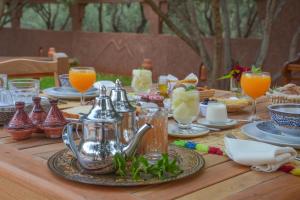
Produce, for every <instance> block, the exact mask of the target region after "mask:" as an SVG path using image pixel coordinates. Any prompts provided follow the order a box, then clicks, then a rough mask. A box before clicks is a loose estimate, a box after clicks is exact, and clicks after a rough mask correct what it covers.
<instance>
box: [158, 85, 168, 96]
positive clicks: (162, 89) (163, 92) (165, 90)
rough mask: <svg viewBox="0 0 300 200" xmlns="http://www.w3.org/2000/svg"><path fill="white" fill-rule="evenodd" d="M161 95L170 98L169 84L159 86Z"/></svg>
mask: <svg viewBox="0 0 300 200" xmlns="http://www.w3.org/2000/svg"><path fill="white" fill-rule="evenodd" d="M158 90H159V94H160V95H162V96H164V97H168V85H167V84H158Z"/></svg>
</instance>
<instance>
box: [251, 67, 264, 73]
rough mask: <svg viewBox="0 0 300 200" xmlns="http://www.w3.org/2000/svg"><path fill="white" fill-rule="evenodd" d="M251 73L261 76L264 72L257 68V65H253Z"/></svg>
mask: <svg viewBox="0 0 300 200" xmlns="http://www.w3.org/2000/svg"><path fill="white" fill-rule="evenodd" d="M251 72H252V73H254V74H259V73H261V72H262V70H261V68H260V67H256V66H255V65H252V67H251Z"/></svg>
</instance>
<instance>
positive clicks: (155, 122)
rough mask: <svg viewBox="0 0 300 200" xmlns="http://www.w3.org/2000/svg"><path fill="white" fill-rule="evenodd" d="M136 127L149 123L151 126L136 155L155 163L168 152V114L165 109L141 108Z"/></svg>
mask: <svg viewBox="0 0 300 200" xmlns="http://www.w3.org/2000/svg"><path fill="white" fill-rule="evenodd" d="M138 118H139V120H138V125H139V126H142V125H143V124H145V123H149V124H151V125H152V126H153V128H152V129H150V130H149V131H148V132H147V133H146V134H145V135H144V137H143V139H142V141H141V143H140V145H139V148H138V151H137V152H138V153H139V154H144V155H145V157H147V158H148V159H149V160H150V161H156V160H157V159H160V158H161V155H162V154H164V153H167V152H168V112H167V110H166V109H165V108H159V107H146V108H141V112H140V113H139V116H138Z"/></svg>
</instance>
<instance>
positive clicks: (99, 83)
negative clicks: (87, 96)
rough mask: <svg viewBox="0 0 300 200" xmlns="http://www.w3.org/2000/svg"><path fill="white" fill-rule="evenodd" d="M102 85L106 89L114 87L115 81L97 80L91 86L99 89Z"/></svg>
mask: <svg viewBox="0 0 300 200" xmlns="http://www.w3.org/2000/svg"><path fill="white" fill-rule="evenodd" d="M102 85H104V86H105V87H106V89H113V88H114V87H115V83H114V82H112V81H97V82H95V83H94V85H93V86H94V88H96V89H98V90H99V89H100V87H101V86H102Z"/></svg>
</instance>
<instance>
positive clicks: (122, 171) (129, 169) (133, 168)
mask: <svg viewBox="0 0 300 200" xmlns="http://www.w3.org/2000/svg"><path fill="white" fill-rule="evenodd" d="M127 162H129V163H130V165H127ZM113 163H114V167H115V169H116V174H117V175H119V176H121V177H130V178H132V179H133V180H135V181H137V180H140V179H141V178H142V177H145V176H150V177H154V178H159V179H165V178H167V177H170V176H178V175H179V174H180V173H182V170H181V169H180V167H179V166H178V164H177V159H174V160H172V161H170V160H169V156H168V154H163V155H162V158H161V159H160V160H158V161H157V162H156V163H155V164H150V163H149V162H148V160H147V159H146V158H145V157H144V156H136V157H133V158H130V159H127V160H126V159H125V157H124V156H122V155H121V154H116V155H115V156H114V160H113Z"/></svg>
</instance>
